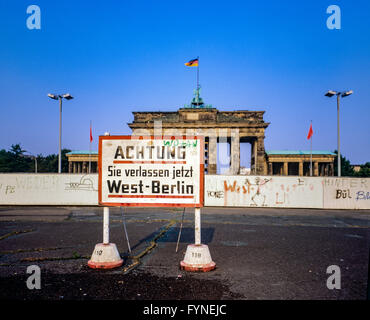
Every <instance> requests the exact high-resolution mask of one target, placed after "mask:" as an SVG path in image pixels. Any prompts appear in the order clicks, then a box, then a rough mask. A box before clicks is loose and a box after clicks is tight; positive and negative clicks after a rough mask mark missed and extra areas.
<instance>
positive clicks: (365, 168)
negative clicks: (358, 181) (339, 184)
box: [354, 162, 370, 178]
mask: <svg viewBox="0 0 370 320" xmlns="http://www.w3.org/2000/svg"><path fill="white" fill-rule="evenodd" d="M354 175H355V176H356V177H364V178H365V177H370V162H366V163H365V164H363V165H361V167H360V171H358V172H355V174H354Z"/></svg>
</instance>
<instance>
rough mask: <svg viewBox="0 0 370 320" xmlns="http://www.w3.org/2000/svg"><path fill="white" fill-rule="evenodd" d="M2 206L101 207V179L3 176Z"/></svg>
mask: <svg viewBox="0 0 370 320" xmlns="http://www.w3.org/2000/svg"><path fill="white" fill-rule="evenodd" d="M0 205H98V175H97V174H88V175H87V174H45V173H40V174H0Z"/></svg>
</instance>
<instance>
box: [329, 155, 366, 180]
mask: <svg viewBox="0 0 370 320" xmlns="http://www.w3.org/2000/svg"><path fill="white" fill-rule="evenodd" d="M334 153H336V154H338V151H337V150H335V151H334ZM340 161H341V162H340V164H341V176H342V177H370V162H366V163H365V164H364V165H362V166H361V169H360V171H359V172H355V171H354V170H353V167H352V165H351V163H350V162H349V160H347V159H346V157H344V156H343V155H342V154H341V155H340ZM334 175H335V176H337V175H338V156H337V157H335V159H334Z"/></svg>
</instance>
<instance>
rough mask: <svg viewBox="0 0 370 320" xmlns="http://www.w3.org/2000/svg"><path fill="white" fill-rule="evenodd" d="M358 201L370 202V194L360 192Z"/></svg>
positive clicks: (357, 197)
mask: <svg viewBox="0 0 370 320" xmlns="http://www.w3.org/2000/svg"><path fill="white" fill-rule="evenodd" d="M356 200H370V192H365V191H358V192H357V194H356Z"/></svg>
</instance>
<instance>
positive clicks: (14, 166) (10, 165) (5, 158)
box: [0, 144, 71, 173]
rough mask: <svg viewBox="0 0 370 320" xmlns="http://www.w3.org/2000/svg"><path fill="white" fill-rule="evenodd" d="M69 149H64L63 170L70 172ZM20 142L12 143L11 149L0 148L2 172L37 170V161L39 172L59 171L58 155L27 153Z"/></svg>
mask: <svg viewBox="0 0 370 320" xmlns="http://www.w3.org/2000/svg"><path fill="white" fill-rule="evenodd" d="M70 151H71V150H69V149H62V172H68V159H67V156H66V153H68V152H70ZM26 152H27V151H26V150H23V149H22V147H21V146H20V144H15V145H11V147H10V150H9V151H6V150H5V149H2V150H0V172H35V166H36V162H37V172H45V173H46V172H58V155H56V154H51V155H48V156H45V157H44V156H42V155H37V156H36V160H37V161H35V157H34V156H30V155H26V154H25V153H26Z"/></svg>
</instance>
